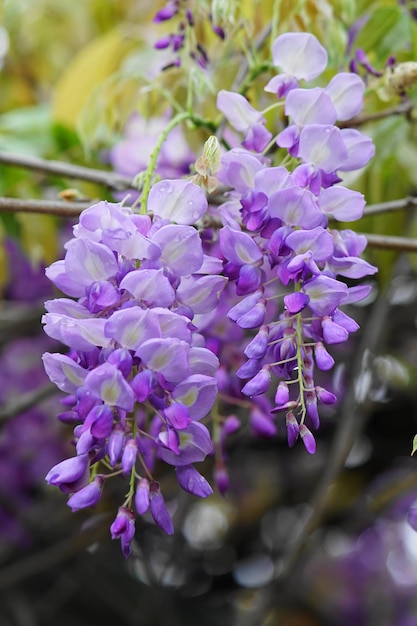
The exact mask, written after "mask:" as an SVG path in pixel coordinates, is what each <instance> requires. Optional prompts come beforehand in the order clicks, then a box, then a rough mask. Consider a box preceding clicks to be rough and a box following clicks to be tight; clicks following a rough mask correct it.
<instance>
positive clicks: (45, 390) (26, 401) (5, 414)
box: [0, 383, 58, 423]
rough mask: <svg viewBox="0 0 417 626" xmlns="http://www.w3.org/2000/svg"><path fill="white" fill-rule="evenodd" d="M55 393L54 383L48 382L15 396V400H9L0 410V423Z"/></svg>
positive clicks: (56, 391)
mask: <svg viewBox="0 0 417 626" xmlns="http://www.w3.org/2000/svg"><path fill="white" fill-rule="evenodd" d="M56 393H58V389H57V388H56V387H55V385H52V384H49V383H48V384H47V385H44V386H43V387H39V388H38V389H34V390H33V391H28V392H27V393H25V394H23V395H21V396H19V397H18V398H16V400H14V401H12V402H10V404H8V405H6V406H5V407H4V408H3V409H2V410H1V411H0V423H1V422H4V421H7V420H10V419H12V418H13V417H16V415H20V413H24V412H25V411H27V410H28V409H31V408H32V407H34V406H36V405H38V404H40V403H41V402H43V400H47V399H48V398H50V397H52V396H54V395H55V394H56Z"/></svg>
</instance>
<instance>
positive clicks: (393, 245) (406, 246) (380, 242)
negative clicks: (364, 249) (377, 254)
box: [358, 233, 417, 252]
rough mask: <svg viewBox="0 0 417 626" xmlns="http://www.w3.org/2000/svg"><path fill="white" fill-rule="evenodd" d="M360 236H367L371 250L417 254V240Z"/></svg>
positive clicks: (386, 236) (388, 236) (384, 236)
mask: <svg viewBox="0 0 417 626" xmlns="http://www.w3.org/2000/svg"><path fill="white" fill-rule="evenodd" d="M360 234H363V235H365V237H366V239H367V240H368V246H369V247H370V248H382V249H384V250H398V251H399V252H417V239H409V238H408V237H392V236H390V235H374V234H370V233H358V235H360Z"/></svg>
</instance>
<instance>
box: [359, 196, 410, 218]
mask: <svg viewBox="0 0 417 626" xmlns="http://www.w3.org/2000/svg"><path fill="white" fill-rule="evenodd" d="M414 207H417V198H416V197H414V196H407V197H406V198H401V199H400V200H390V201H389V202H379V203H378V204H370V205H369V206H367V207H365V210H364V212H363V215H364V217H368V216H369V215H377V214H379V213H391V212H393V211H401V210H403V209H412V208H414Z"/></svg>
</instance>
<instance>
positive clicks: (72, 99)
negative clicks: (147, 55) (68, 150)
mask: <svg viewBox="0 0 417 626" xmlns="http://www.w3.org/2000/svg"><path fill="white" fill-rule="evenodd" d="M137 45H138V41H137V40H135V39H133V38H131V37H128V36H126V34H125V33H124V32H123V30H122V29H121V28H116V29H114V30H112V31H110V32H108V33H106V34H104V35H101V36H100V37H97V39H95V40H94V41H92V42H91V43H90V44H88V46H86V47H85V48H83V49H82V50H81V51H80V52H79V53H78V55H77V56H76V57H75V58H74V60H73V61H72V63H71V65H70V66H69V67H68V69H67V70H66V72H65V73H64V74H63V76H62V77H61V79H60V80H59V82H58V83H57V85H56V86H55V89H54V95H53V101H52V118H53V120H54V121H55V122H58V123H59V124H63V125H65V126H68V127H71V128H75V125H76V122H77V118H78V115H79V113H80V112H81V110H82V109H83V107H84V105H85V103H86V101H87V100H88V98H89V96H90V95H91V93H92V92H93V90H94V89H95V88H96V87H97V86H98V85H100V84H101V83H102V82H103V81H104V80H106V79H107V78H108V77H109V76H111V75H112V74H114V72H116V71H117V70H118V69H119V67H120V65H121V63H122V61H123V59H124V58H125V57H126V55H127V54H128V53H129V52H130V51H131V50H132V49H133V48H134V47H136V46H137Z"/></svg>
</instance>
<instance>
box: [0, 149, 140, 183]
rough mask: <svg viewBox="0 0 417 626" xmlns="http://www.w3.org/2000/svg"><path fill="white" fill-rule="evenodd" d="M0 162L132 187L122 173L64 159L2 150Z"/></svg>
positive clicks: (66, 176)
mask: <svg viewBox="0 0 417 626" xmlns="http://www.w3.org/2000/svg"><path fill="white" fill-rule="evenodd" d="M0 163H3V165H14V166H16V167H22V168H24V169H28V170H35V171H37V172H44V173H45V174H53V175H55V176H62V177H63V178H74V179H77V180H87V181H89V182H92V183H97V184H98V185H104V186H105V187H108V188H109V189H113V190H115V191H124V190H125V189H130V188H132V179H130V178H127V177H126V176H122V175H121V174H116V173H115V172H108V171H105V170H97V169H93V168H90V167H83V166H81V165H72V164H71V163H65V162H64V161H48V160H46V159H41V158H39V157H33V156H27V155H24V154H14V153H13V152H2V151H0Z"/></svg>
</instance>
